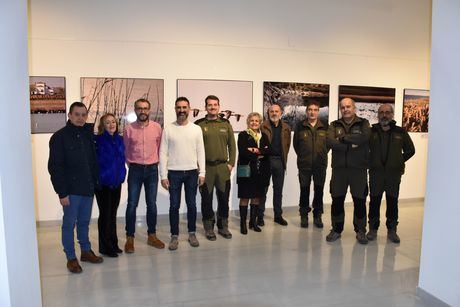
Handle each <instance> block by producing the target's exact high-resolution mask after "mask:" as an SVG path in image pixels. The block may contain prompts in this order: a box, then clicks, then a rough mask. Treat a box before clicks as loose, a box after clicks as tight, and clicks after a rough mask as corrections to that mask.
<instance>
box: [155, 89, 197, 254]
mask: <svg viewBox="0 0 460 307" xmlns="http://www.w3.org/2000/svg"><path fill="white" fill-rule="evenodd" d="M175 110H176V117H177V120H176V121H175V122H173V123H171V124H170V125H168V126H166V127H165V129H164V131H163V135H162V137H161V145H160V176H161V186H162V187H163V188H165V189H166V190H168V191H169V202H170V204H169V223H170V226H171V242H169V249H170V250H176V249H177V247H178V245H179V241H178V236H179V207H180V202H181V191H182V184H183V185H184V189H185V202H186V204H187V226H188V233H189V236H188V242H189V243H190V245H191V246H193V247H198V246H199V245H200V244H199V242H198V239H197V238H196V235H195V231H196V193H197V188H198V185H200V186H201V185H203V184H204V182H205V180H204V176H205V163H206V160H205V152H204V143H203V133H202V132H201V128H200V127H199V126H197V125H195V124H194V123H191V122H189V120H188V114H189V111H190V102H189V101H188V99H187V98H186V97H179V98H177V99H176V103H175Z"/></svg>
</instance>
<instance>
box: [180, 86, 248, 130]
mask: <svg viewBox="0 0 460 307" xmlns="http://www.w3.org/2000/svg"><path fill="white" fill-rule="evenodd" d="M208 95H215V96H217V97H219V100H220V116H221V117H222V118H226V119H228V120H229V121H230V124H232V127H233V131H234V132H237V131H243V130H246V128H247V126H246V116H247V115H248V114H249V113H251V112H252V81H231V80H198V79H178V80H177V96H178V97H179V96H185V97H187V98H188V99H189V100H190V108H191V114H190V115H191V116H189V119H190V120H192V121H195V120H197V119H200V118H202V117H204V116H205V115H206V110H205V101H204V100H205V98H206V97H207V96H208Z"/></svg>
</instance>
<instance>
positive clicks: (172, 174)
mask: <svg viewBox="0 0 460 307" xmlns="http://www.w3.org/2000/svg"><path fill="white" fill-rule="evenodd" d="M168 180H169V203H170V204H169V224H170V226H171V235H173V236H177V235H179V208H180V200H181V192H182V184H184V189H185V202H186V204H187V227H188V232H195V231H196V192H197V188H198V171H197V170H196V169H194V170H190V171H168Z"/></svg>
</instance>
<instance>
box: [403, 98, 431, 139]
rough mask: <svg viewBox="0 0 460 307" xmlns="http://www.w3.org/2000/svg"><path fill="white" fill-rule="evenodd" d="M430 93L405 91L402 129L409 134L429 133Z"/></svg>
mask: <svg viewBox="0 0 460 307" xmlns="http://www.w3.org/2000/svg"><path fill="white" fill-rule="evenodd" d="M429 114H430V91H428V90H415V89H404V101H403V118H402V127H403V128H404V129H406V130H407V132H428V117H429Z"/></svg>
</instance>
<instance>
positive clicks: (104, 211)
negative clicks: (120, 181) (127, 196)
mask: <svg viewBox="0 0 460 307" xmlns="http://www.w3.org/2000/svg"><path fill="white" fill-rule="evenodd" d="M95 194H96V200H97V206H98V207H99V219H98V220H97V227H98V230H99V252H100V253H104V254H106V253H111V252H115V250H116V249H117V248H118V237H117V210H118V205H119V204H120V195H121V185H120V186H118V187H116V188H110V187H107V186H103V187H102V189H100V190H96V192H95Z"/></svg>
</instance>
